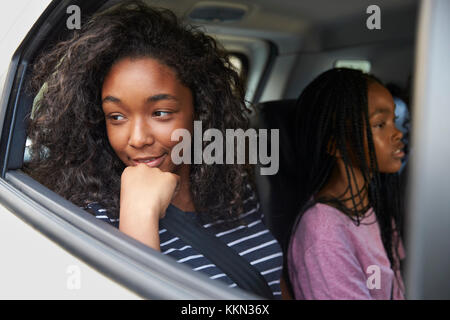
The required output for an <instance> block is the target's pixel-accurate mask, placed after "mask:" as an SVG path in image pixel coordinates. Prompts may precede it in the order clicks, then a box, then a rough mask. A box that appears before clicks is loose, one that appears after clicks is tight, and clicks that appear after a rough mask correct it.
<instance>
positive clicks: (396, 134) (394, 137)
mask: <svg viewBox="0 0 450 320" xmlns="http://www.w3.org/2000/svg"><path fill="white" fill-rule="evenodd" d="M402 138H403V132H401V131H400V130H398V129H397V127H396V126H394V134H393V135H392V140H393V141H394V142H395V141H398V140H401V139H402Z"/></svg>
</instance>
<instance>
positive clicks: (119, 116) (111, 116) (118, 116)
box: [108, 114, 125, 121]
mask: <svg viewBox="0 0 450 320" xmlns="http://www.w3.org/2000/svg"><path fill="white" fill-rule="evenodd" d="M124 118H125V117H124V116H123V115H121V114H112V115H109V116H108V119H112V120H114V121H120V120H123V119H124Z"/></svg>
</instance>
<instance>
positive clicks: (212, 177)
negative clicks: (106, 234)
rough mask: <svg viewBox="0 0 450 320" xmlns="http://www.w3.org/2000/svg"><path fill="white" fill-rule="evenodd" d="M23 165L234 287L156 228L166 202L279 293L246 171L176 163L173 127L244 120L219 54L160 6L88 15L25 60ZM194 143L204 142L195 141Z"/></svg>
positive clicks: (277, 269)
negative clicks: (31, 99) (30, 106)
mask: <svg viewBox="0 0 450 320" xmlns="http://www.w3.org/2000/svg"><path fill="white" fill-rule="evenodd" d="M32 83H33V85H34V90H36V91H37V90H38V89H40V88H41V87H42V86H43V84H44V83H45V84H46V85H45V86H44V88H43V90H44V92H43V96H42V98H41V99H40V100H39V101H38V103H37V105H36V106H35V108H34V110H33V113H32V115H31V117H30V118H31V119H30V124H29V129H28V135H29V137H30V139H31V140H32V142H33V144H32V149H31V161H30V163H29V164H27V166H26V168H25V170H26V172H27V173H28V174H30V175H31V176H32V177H34V178H35V179H36V180H38V181H40V182H41V183H42V184H44V185H45V186H47V187H48V188H50V189H52V190H54V191H55V192H57V193H58V194H60V195H62V196H63V197H65V198H66V199H68V200H70V201H72V202H73V203H75V204H77V205H78V206H80V207H83V208H85V209H86V210H88V211H90V212H91V213H93V214H95V215H96V216H97V217H98V218H99V219H103V220H105V221H108V222H110V223H112V224H114V225H115V226H116V227H118V228H119V229H120V230H121V231H123V232H124V233H126V234H128V235H130V236H132V237H134V238H135V239H137V240H139V241H141V242H143V243H145V244H147V245H148V246H150V247H152V248H154V249H156V250H160V251H161V252H162V253H163V254H167V255H169V256H172V257H174V258H175V259H177V261H178V262H180V263H185V264H187V265H189V266H190V267H191V268H192V269H194V270H196V271H202V272H205V273H206V274H208V275H209V276H210V277H211V278H213V279H220V280H223V281H224V282H226V283H227V284H228V285H230V286H231V287H233V286H236V284H235V283H233V281H232V280H231V279H230V278H229V277H228V275H226V274H224V273H222V272H221V270H220V268H219V267H218V266H216V265H214V264H213V263H211V262H210V261H208V259H207V258H205V257H204V256H203V255H202V254H201V253H199V252H197V251H196V250H195V249H193V248H192V247H191V246H190V245H187V244H186V243H184V242H183V241H182V240H181V239H178V238H177V237H175V236H174V235H173V234H171V233H170V232H169V231H168V230H166V229H163V228H162V227H161V226H160V224H159V221H160V219H163V218H164V215H165V211H166V209H167V207H168V206H169V204H172V205H174V206H175V207H177V208H178V209H180V210H181V211H180V212H182V214H186V215H189V216H192V217H195V219H196V220H197V221H199V222H200V223H201V224H203V226H204V227H205V228H206V229H208V230H209V231H210V232H211V233H213V234H215V236H216V237H218V238H219V239H220V240H222V241H223V242H224V243H226V244H227V245H228V246H229V247H231V248H232V249H233V250H235V251H236V252H237V253H239V255H241V256H242V257H244V258H245V259H247V260H248V262H249V263H250V264H251V265H252V266H253V267H254V268H256V269H257V271H258V272H259V273H260V274H261V275H262V276H263V277H264V279H265V280H266V281H267V284H268V285H269V286H270V288H271V290H272V292H273V294H274V296H275V297H280V276H281V269H282V253H281V250H280V247H279V245H278V243H277V241H276V240H275V239H274V238H273V236H272V235H271V234H270V232H269V230H268V229H267V228H266V227H265V226H264V224H263V223H262V216H261V213H260V210H259V204H258V202H257V200H256V197H255V195H254V193H253V191H252V188H251V186H252V185H253V183H252V168H251V167H250V166H249V165H241V164H232V165H229V164H227V165H221V164H213V165H207V164H186V163H182V164H179V165H178V164H175V163H174V162H173V161H172V159H171V150H172V148H173V147H174V146H175V145H176V144H177V143H178V141H172V140H171V134H172V132H173V131H174V130H176V129H187V130H189V131H190V132H191V134H192V131H193V123H194V121H195V120H196V121H201V122H202V127H203V130H207V129H209V128H215V129H219V130H220V131H221V132H222V133H223V135H224V136H225V130H226V129H237V128H242V129H243V130H246V128H247V127H248V119H247V116H246V112H247V111H248V110H247V107H246V105H245V103H244V89H243V86H242V84H241V81H240V79H239V76H238V74H237V72H236V71H235V70H234V69H233V68H232V66H231V64H230V62H229V60H228V56H227V54H226V53H225V51H224V50H223V49H221V48H219V47H218V45H217V44H216V42H215V41H214V40H213V39H212V38H211V37H209V36H207V35H205V34H204V33H202V32H201V31H199V30H197V29H196V28H195V27H191V26H187V25H183V24H182V23H181V22H180V21H179V20H178V19H177V17H176V16H175V15H174V14H173V13H172V12H170V11H168V10H165V9H155V8H150V7H148V6H146V5H145V4H143V3H141V2H137V1H133V2H131V3H130V2H127V3H124V4H119V5H118V6H115V7H113V8H112V9H108V10H106V11H104V12H102V13H99V14H97V15H95V16H94V17H92V18H91V19H90V20H89V21H88V22H87V23H86V24H85V25H84V26H83V27H82V28H81V30H79V31H78V32H75V33H74V35H73V36H72V37H71V38H70V39H69V40H66V41H63V42H61V43H59V44H57V45H56V46H55V47H54V48H53V49H52V50H51V51H50V52H48V53H45V54H44V55H43V56H42V57H41V58H40V59H39V60H38V61H37V63H36V64H35V67H34V77H33V81H32ZM203 144H204V145H203V147H204V146H205V142H203Z"/></svg>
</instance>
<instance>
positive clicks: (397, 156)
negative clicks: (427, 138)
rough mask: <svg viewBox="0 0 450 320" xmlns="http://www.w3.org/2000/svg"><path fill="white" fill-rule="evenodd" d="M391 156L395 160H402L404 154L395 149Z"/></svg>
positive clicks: (400, 150)
mask: <svg viewBox="0 0 450 320" xmlns="http://www.w3.org/2000/svg"><path fill="white" fill-rule="evenodd" d="M392 156H393V157H394V158H395V159H402V158H403V157H404V156H405V152H403V151H402V149H397V150H395V151H394V153H393V154H392Z"/></svg>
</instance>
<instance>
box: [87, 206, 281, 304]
mask: <svg viewBox="0 0 450 320" xmlns="http://www.w3.org/2000/svg"><path fill="white" fill-rule="evenodd" d="M251 200H252V199H248V200H246V202H249V201H251ZM251 202H252V203H253V205H251V206H250V207H249V206H245V207H247V211H246V212H245V213H243V214H242V215H241V216H240V217H239V218H240V219H241V221H243V222H245V223H244V224H240V225H238V226H235V227H232V228H224V227H223V223H224V221H221V220H219V221H216V222H214V223H209V224H204V225H203V227H205V228H207V229H209V230H211V231H212V232H213V233H214V234H215V236H216V237H217V238H219V239H220V240H222V241H223V242H224V243H226V244H227V245H228V246H229V247H230V248H232V249H233V250H235V251H236V252H237V253H238V254H239V255H240V256H242V257H244V258H245V259H246V260H247V261H248V262H249V263H250V264H251V265H253V266H254V267H255V268H256V269H257V270H258V271H259V272H260V273H261V275H263V276H264V278H265V279H266V281H267V283H268V285H269V287H270V288H271V289H272V292H273V295H274V298H275V299H280V298H281V289H280V278H281V273H282V267H283V254H282V251H281V247H280V245H279V244H278V242H277V240H275V238H274V237H273V235H272V234H271V233H270V231H269V229H267V227H266V226H265V225H264V223H263V220H262V219H263V215H262V214H261V212H260V210H259V203H257V202H256V201H251ZM85 209H86V210H87V211H89V212H91V213H93V214H94V215H95V216H96V217H97V218H98V219H100V220H102V221H105V222H108V223H110V224H112V225H114V226H115V227H116V228H118V227H119V219H111V218H110V217H109V215H108V212H107V210H106V209H104V208H102V206H101V205H99V204H98V203H96V202H93V203H90V204H88V205H87V207H86V208H85ZM185 214H187V215H195V213H193V212H185ZM159 237H160V247H161V253H162V254H165V255H168V256H170V257H172V258H174V259H175V260H176V261H177V262H178V263H183V264H185V265H188V266H189V267H191V268H192V270H194V271H200V272H203V273H205V274H207V275H208V276H209V278H210V279H217V280H220V281H223V282H224V283H226V284H227V285H228V286H229V287H236V284H235V283H234V282H233V281H232V280H231V279H230V278H229V277H228V276H227V275H226V274H225V273H224V272H222V271H221V270H220V269H219V268H218V267H217V266H216V265H215V264H213V263H212V262H211V261H209V260H208V259H207V258H206V257H205V256H203V255H202V254H201V253H199V252H198V251H197V250H195V249H193V248H192V247H191V246H190V245H188V244H187V243H185V242H184V241H183V240H181V239H179V238H178V237H176V236H174V235H173V234H171V232H170V231H168V230H166V229H164V228H162V227H161V226H160V228H159Z"/></svg>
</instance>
